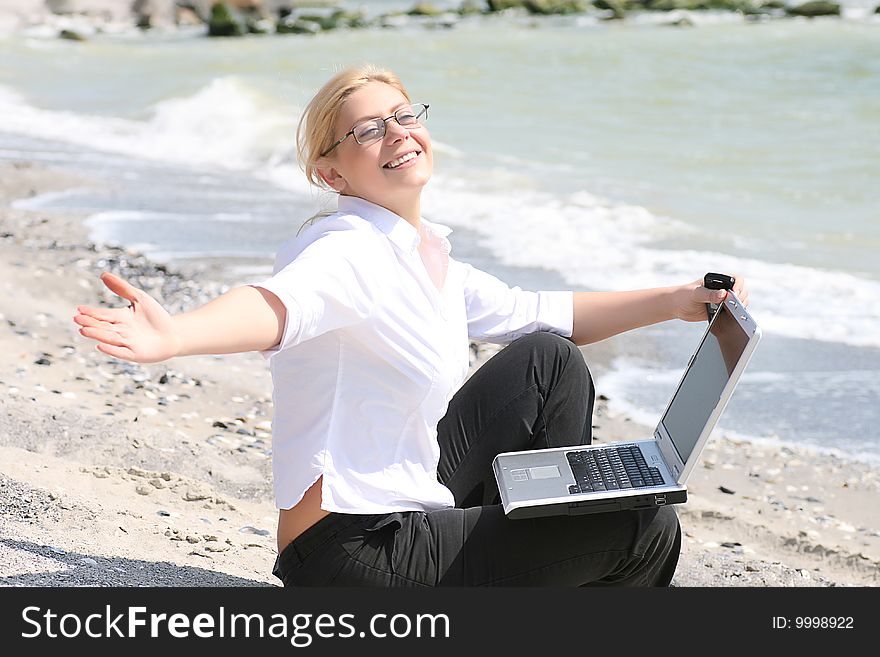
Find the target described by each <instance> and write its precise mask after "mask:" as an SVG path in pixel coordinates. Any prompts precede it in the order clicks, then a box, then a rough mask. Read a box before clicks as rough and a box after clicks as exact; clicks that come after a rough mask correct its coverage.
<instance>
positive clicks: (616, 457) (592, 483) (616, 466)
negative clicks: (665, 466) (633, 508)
mask: <svg viewBox="0 0 880 657" xmlns="http://www.w3.org/2000/svg"><path fill="white" fill-rule="evenodd" d="M566 457H567V458H568V463H569V465H571V471H572V472H573V473H574V479H575V481H576V482H577V484H574V485H571V486H569V487H568V492H569V493H589V492H592V491H607V490H625V489H630V488H647V487H648V486H660V485H661V484H662V483H663V476H662V475H661V474H660V470H659V469H658V468H649V467H648V464H647V463H645V457H644V456H643V455H642V450H641V449H639V447H638V445H627V446H625V447H610V448H607V449H587V450H578V451H574V452H567V453H566Z"/></svg>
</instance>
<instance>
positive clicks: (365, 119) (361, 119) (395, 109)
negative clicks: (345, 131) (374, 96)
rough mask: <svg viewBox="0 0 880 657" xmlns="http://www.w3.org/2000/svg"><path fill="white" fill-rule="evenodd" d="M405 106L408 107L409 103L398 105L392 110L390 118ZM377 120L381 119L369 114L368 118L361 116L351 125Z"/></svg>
mask: <svg viewBox="0 0 880 657" xmlns="http://www.w3.org/2000/svg"><path fill="white" fill-rule="evenodd" d="M407 105H409V101H404V102H402V103H400V105H397V106H396V107H395V108H394V109H393V110H391V116H393V115H394V112H396V111H397V110H399V109H400V108H401V107H406V106H407ZM379 118H382V117H380V116H377V115H375V114H370V115H369V116H362V117H361V118H359V119H357V120H356V121H354V122H353V123H352V125H358V124H360V123H362V122H363V121H369V120H370V119H379Z"/></svg>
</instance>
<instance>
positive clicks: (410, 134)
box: [318, 82, 434, 221]
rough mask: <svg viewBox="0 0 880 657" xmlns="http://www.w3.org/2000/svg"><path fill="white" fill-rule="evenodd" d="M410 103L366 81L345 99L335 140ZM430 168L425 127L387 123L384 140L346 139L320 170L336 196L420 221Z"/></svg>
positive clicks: (396, 92) (392, 90)
mask: <svg viewBox="0 0 880 657" xmlns="http://www.w3.org/2000/svg"><path fill="white" fill-rule="evenodd" d="M408 104H409V101H408V100H407V99H406V96H404V95H403V93H401V92H400V91H399V90H398V89H395V88H394V87H392V86H391V85H388V84H385V83H384V82H370V83H368V84H366V85H364V86H363V87H361V88H360V89H358V90H357V91H355V92H354V93H352V94H351V96H349V97H348V99H347V100H346V101H345V105H344V106H343V107H342V110H341V112H340V114H339V118H338V120H337V121H336V130H335V138H334V140H335V139H341V138H342V136H343V135H345V133H346V132H348V131H349V130H351V129H352V128H353V127H354V126H355V125H358V124H360V123H362V122H363V121H365V120H369V119H375V118H380V119H384V118H385V117H387V116H391V115H392V114H394V112H395V111H396V110H398V109H400V108H401V107H402V106H404V105H408ZM433 168H434V160H433V153H432V150H431V136H430V135H429V134H428V130H427V128H425V126H424V125H419V126H417V127H414V128H409V129H407V128H404V127H402V126H401V125H400V124H398V123H397V121H395V120H394V119H390V120H388V121H386V122H385V137H383V138H382V139H380V140H378V141H375V142H372V143H368V144H359V143H357V141H356V140H355V139H354V137H353V136H349V137H348V138H346V139H345V141H343V142H342V143H341V144H339V145H338V146H337V147H336V148H334V149H333V151H332V152H331V153H329V154H328V155H327V156H326V157H325V158H323V162H322V165H319V168H318V171H319V173H320V175H321V177H322V178H323V179H324V180H325V181H326V182H327V184H329V185H330V186H331V187H332V188H333V189H335V190H336V191H337V192H339V193H340V194H345V195H348V196H358V197H360V198H362V199H365V200H367V201H370V202H371V203H375V204H376V205H381V206H382V207H384V208H387V209H388V210H391V211H392V212H394V213H395V214H398V215H400V216H401V217H403V218H405V219H407V220H409V221H418V217H419V208H420V204H419V200H420V198H421V192H422V188H423V187H424V186H425V184H426V183H427V182H428V180H429V179H430V178H431V172H432V170H433Z"/></svg>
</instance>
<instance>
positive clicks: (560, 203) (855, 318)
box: [423, 174, 880, 347]
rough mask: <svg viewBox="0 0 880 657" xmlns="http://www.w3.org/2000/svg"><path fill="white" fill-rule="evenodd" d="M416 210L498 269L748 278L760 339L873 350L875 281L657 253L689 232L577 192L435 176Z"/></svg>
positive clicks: (592, 278) (655, 280) (604, 284)
mask: <svg viewBox="0 0 880 657" xmlns="http://www.w3.org/2000/svg"><path fill="white" fill-rule="evenodd" d="M487 178H489V177H488V176H487ZM486 184H487V185H488V184H490V183H486ZM423 207H426V208H431V210H432V213H431V214H429V215H428V218H434V219H435V220H437V221H440V222H441V223H449V224H450V225H452V226H453V227H455V226H461V227H464V228H468V229H470V230H473V231H476V232H477V233H479V234H480V235H481V237H482V240H481V245H482V246H484V247H485V248H487V249H489V250H490V251H491V252H492V253H493V254H494V255H495V256H496V257H497V258H498V259H499V260H500V261H501V262H502V263H503V264H505V265H513V266H525V267H543V268H545V269H550V270H554V271H556V272H558V273H559V274H560V275H561V276H562V277H563V278H564V279H565V280H566V282H567V283H568V284H569V285H571V286H572V288H574V289H592V290H624V289H638V288H643V287H654V286H664V285H676V284H684V283H686V282H688V281H693V280H696V279H698V278H699V277H701V276H702V274H703V273H705V272H707V271H721V272H729V273H731V274H737V275H740V276H743V277H745V279H746V280H747V282H748V286H749V289H750V291H751V295H750V306H749V310H750V312H751V313H752V314H753V315H754V316H755V318H756V320H757V321H758V323H759V324H760V325H761V326H762V328H763V329H764V332H765V333H776V334H779V335H784V336H788V337H794V338H806V339H811V340H822V341H829V342H841V343H845V344H850V345H856V346H869V347H880V305H878V304H877V303H876V300H877V299H880V282H878V281H874V280H871V279H868V278H863V277H860V276H856V275H854V274H850V273H845V272H839V271H830V270H822V269H816V268H810V267H805V266H801V265H795V264H787V263H772V262H764V261H760V260H755V259H750V258H743V257H739V256H734V255H730V254H727V253H720V252H714V251H710V250H706V251H697V250H677V249H667V248H658V247H657V246H656V243H657V242H658V241H659V240H661V239H662V240H664V242H665V243H669V241H670V240H671V239H675V238H676V237H685V236H687V237H691V238H692V237H693V236H694V234H695V229H693V228H691V227H690V226H688V225H686V224H684V223H683V222H680V221H677V220H675V219H672V218H670V217H664V216H658V215H655V214H652V213H651V212H649V211H648V210H647V209H645V208H643V207H640V206H633V205H627V204H624V203H616V202H614V201H611V200H608V199H603V198H600V197H597V196H595V195H592V194H590V193H589V192H587V191H586V190H576V191H574V192H572V193H571V194H569V195H568V196H566V197H559V196H554V195H551V194H547V193H543V192H540V191H533V190H528V189H518V188H517V187H514V186H512V185H508V186H506V188H505V190H504V191H503V192H498V191H493V190H491V189H490V190H488V191H487V190H486V189H475V184H465V183H463V182H462V181H461V180H446V179H444V178H442V177H441V176H437V175H436V174H435V177H434V180H433V181H432V182H431V184H430V185H429V186H428V188H426V192H425V201H424V202H423ZM453 243H454V242H453Z"/></svg>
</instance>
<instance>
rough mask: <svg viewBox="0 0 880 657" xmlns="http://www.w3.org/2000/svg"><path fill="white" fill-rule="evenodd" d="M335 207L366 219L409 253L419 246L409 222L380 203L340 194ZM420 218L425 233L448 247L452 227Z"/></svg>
mask: <svg viewBox="0 0 880 657" xmlns="http://www.w3.org/2000/svg"><path fill="white" fill-rule="evenodd" d="M337 207H338V208H339V211H340V212H349V213H351V214H355V215H357V216H359V217H361V218H362V219H366V220H367V221H369V222H370V223H371V224H373V225H374V226H376V228H378V229H379V230H381V231H382V232H383V233H385V235H386V236H387V237H388V239H389V240H391V242H392V243H394V244H395V245H396V246H397V247H398V248H400V249H402V250H404V251H408V252H410V253H411V252H413V251H415V250H416V249H417V248H418V246H419V242H421V236H420V235H419V231H417V230H416V228H415V227H414V226H413V225H412V224H411V223H409V222H408V221H407V220H406V219H404V218H403V217H401V216H400V215H397V214H395V213H394V212H392V211H391V210H389V209H387V208H383V207H382V206H381V205H376V204H375V203H372V202H370V201H367V200H365V199H362V198H360V197H358V196H345V195H343V194H340V195H339V205H338V206H337ZM420 219H421V224H422V226H423V227H424V230H425V233H426V234H427V235H429V236H436V237H437V238H439V239H440V241H441V243H444V244H446V246H447V247H448V245H449V241H448V240H447V239H446V238H447V236H448V235H449V234H450V233H451V232H452V229H451V228H450V227H449V226H444V225H443V224H436V223H434V222H432V221H428V220H427V219H425V218H424V217H421V218H420Z"/></svg>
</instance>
